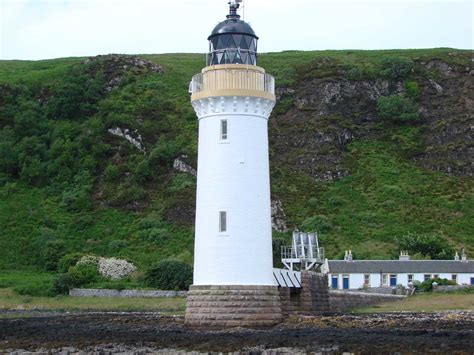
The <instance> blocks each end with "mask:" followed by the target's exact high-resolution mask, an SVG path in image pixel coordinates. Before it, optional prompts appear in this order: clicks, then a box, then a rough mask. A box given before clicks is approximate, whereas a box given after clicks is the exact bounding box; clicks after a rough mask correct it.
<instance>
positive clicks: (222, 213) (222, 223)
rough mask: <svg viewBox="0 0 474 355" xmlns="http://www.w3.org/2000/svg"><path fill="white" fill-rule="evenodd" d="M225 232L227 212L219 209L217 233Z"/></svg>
mask: <svg viewBox="0 0 474 355" xmlns="http://www.w3.org/2000/svg"><path fill="white" fill-rule="evenodd" d="M225 232H227V212H226V211H219V233H225Z"/></svg>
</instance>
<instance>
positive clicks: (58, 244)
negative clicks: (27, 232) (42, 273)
mask: <svg viewBox="0 0 474 355" xmlns="http://www.w3.org/2000/svg"><path fill="white" fill-rule="evenodd" d="M65 251H66V246H65V243H64V242H63V241H62V240H49V241H46V242H45V243H44V245H43V246H41V251H40V263H41V265H42V266H43V268H44V270H46V271H56V270H57V269H58V263H59V260H60V259H61V258H62V257H63V256H64V254H65Z"/></svg>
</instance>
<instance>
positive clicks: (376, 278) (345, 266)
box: [323, 251, 474, 289]
mask: <svg viewBox="0 0 474 355" xmlns="http://www.w3.org/2000/svg"><path fill="white" fill-rule="evenodd" d="M456 255H457V254H456ZM323 270H324V271H325V272H326V273H327V274H328V281H329V287H330V288H332V289H360V288H367V287H394V286H397V285H403V286H408V285H409V283H410V282H414V281H420V282H423V281H425V280H429V279H434V278H441V279H448V280H453V281H455V282H457V284H459V285H471V286H474V260H468V259H467V257H466V254H465V253H463V254H462V257H461V258H459V257H456V258H455V259H454V260H410V257H409V255H408V254H407V253H401V255H400V259H399V260H353V258H352V253H351V252H350V251H349V252H347V253H346V256H345V258H344V260H326V263H325V265H324V266H323Z"/></svg>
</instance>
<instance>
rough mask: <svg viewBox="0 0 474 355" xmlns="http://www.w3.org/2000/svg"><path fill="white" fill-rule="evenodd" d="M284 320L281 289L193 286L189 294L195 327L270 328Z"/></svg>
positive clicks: (191, 321)
mask: <svg viewBox="0 0 474 355" xmlns="http://www.w3.org/2000/svg"><path fill="white" fill-rule="evenodd" d="M282 318H283V317H282V307H281V302H280V294H279V291H278V287H277V286H248V285H245V286H235V285H232V286H191V287H190V289H189V292H188V297H187V306H186V316H185V322H186V324H188V325H191V326H211V327H213V326H216V327H267V326H273V325H276V324H278V323H280V322H281V321H282Z"/></svg>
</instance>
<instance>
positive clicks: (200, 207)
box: [186, 1, 281, 326]
mask: <svg viewBox="0 0 474 355" xmlns="http://www.w3.org/2000/svg"><path fill="white" fill-rule="evenodd" d="M229 5H230V12H229V15H227V19H226V20H224V21H222V22H220V23H219V24H218V25H217V26H216V27H215V28H214V30H213V31H212V33H211V35H210V36H209V38H208V40H209V53H208V57H207V66H206V67H205V68H204V69H203V70H202V72H201V73H200V74H197V75H195V76H194V77H193V78H192V81H191V84H190V92H191V102H192V105H193V107H194V109H195V111H196V114H197V116H198V119H199V147H198V173H197V198H196V235H195V251H194V284H193V286H191V288H190V291H189V294H188V304H187V309H186V322H187V323H188V324H191V325H203V324H209V325H228V326H230V325H270V324H275V323H277V322H279V321H280V319H281V306H280V301H279V296H278V289H277V287H276V286H274V277H273V273H272V264H273V263H272V236H271V232H272V231H271V207H270V175H269V158H268V132H267V129H268V118H269V116H270V113H271V111H272V109H273V107H274V105H275V95H274V88H275V83H274V78H273V77H272V76H271V75H268V74H266V73H265V70H264V69H263V68H261V67H258V66H257V41H258V37H257V36H256V34H255V32H254V31H253V29H252V28H251V27H250V25H249V24H248V23H246V22H244V21H242V20H240V16H239V15H238V14H237V11H238V8H239V1H231V2H230V3H229Z"/></svg>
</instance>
